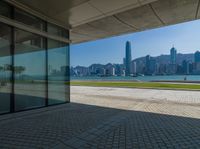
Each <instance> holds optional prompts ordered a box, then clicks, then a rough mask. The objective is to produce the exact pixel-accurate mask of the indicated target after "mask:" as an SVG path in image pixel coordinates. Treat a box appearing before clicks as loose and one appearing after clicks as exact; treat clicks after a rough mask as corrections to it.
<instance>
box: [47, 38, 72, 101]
mask: <svg viewBox="0 0 200 149" xmlns="http://www.w3.org/2000/svg"><path fill="white" fill-rule="evenodd" d="M68 70H69V46H68V45H66V44H63V43H61V42H57V41H53V40H48V98H49V105H52V104H57V103H63V102H67V101H69V71H68Z"/></svg>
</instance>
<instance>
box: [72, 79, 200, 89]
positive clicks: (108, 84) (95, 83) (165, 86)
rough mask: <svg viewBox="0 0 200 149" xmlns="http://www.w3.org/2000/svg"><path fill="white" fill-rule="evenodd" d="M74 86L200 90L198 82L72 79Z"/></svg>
mask: <svg viewBox="0 0 200 149" xmlns="http://www.w3.org/2000/svg"><path fill="white" fill-rule="evenodd" d="M71 85H74V86H97V87H98V86H99V87H128V88H156V89H181V90H200V85H198V84H170V83H157V82H107V81H105V82H103V81H102V82H98V81H93V82H92V81H71Z"/></svg>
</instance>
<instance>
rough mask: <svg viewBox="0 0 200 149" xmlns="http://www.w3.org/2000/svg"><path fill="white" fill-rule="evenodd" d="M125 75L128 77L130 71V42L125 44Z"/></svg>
mask: <svg viewBox="0 0 200 149" xmlns="http://www.w3.org/2000/svg"><path fill="white" fill-rule="evenodd" d="M125 55H126V58H125V75H126V76H130V73H131V72H130V71H131V60H132V57H131V42H130V41H127V42H126V54H125Z"/></svg>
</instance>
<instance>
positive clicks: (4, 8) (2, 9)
mask: <svg viewBox="0 0 200 149" xmlns="http://www.w3.org/2000/svg"><path fill="white" fill-rule="evenodd" d="M0 15H2V16H6V17H9V18H10V17H11V7H10V6H9V5H8V4H7V3H5V2H3V1H0Z"/></svg>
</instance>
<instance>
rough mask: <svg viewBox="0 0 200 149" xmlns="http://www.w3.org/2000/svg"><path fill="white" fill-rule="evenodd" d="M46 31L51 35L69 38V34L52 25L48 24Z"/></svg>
mask: <svg viewBox="0 0 200 149" xmlns="http://www.w3.org/2000/svg"><path fill="white" fill-rule="evenodd" d="M47 30H48V33H50V34H52V35H56V36H60V37H64V38H69V34H68V31H67V30H66V29H64V28H61V27H59V26H56V25H54V24H51V23H48V24H47Z"/></svg>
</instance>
